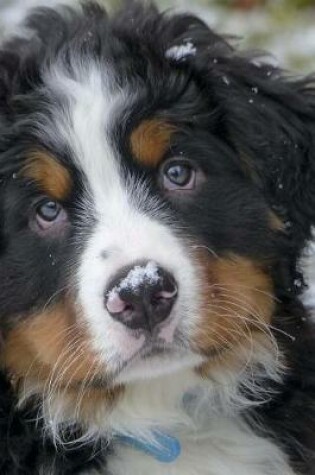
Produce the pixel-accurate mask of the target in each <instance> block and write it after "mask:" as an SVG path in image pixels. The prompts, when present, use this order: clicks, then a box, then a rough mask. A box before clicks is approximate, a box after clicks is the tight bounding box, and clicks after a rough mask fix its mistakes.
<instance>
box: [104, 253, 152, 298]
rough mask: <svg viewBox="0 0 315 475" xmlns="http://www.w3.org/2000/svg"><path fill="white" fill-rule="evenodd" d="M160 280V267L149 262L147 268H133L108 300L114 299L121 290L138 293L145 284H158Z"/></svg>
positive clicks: (112, 291)
mask: <svg viewBox="0 0 315 475" xmlns="http://www.w3.org/2000/svg"><path fill="white" fill-rule="evenodd" d="M159 279H160V275H159V270H158V266H157V264H156V263H155V262H153V261H149V262H148V263H147V264H146V265H145V266H135V267H133V268H132V269H131V270H130V271H129V272H128V274H127V275H126V277H125V278H124V279H122V280H121V282H119V284H118V285H116V286H115V287H114V288H113V289H112V290H111V291H110V292H109V293H108V294H107V298H108V300H111V299H114V298H115V297H116V296H117V295H118V294H119V292H120V291H121V290H129V291H133V292H137V290H138V289H139V287H140V286H141V285H143V284H156V283H157V282H158V281H159Z"/></svg>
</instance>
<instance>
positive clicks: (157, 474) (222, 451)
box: [106, 419, 293, 475]
mask: <svg viewBox="0 0 315 475" xmlns="http://www.w3.org/2000/svg"><path fill="white" fill-rule="evenodd" d="M179 439H180V441H181V446H182V453H181V455H180V456H179V458H178V459H177V460H176V461H174V462H172V463H161V462H158V461H157V460H155V459H154V458H153V457H152V456H150V455H146V454H145V453H143V452H140V451H138V450H136V449H133V448H130V447H126V446H123V445H116V446H115V455H114V456H112V457H111V458H110V460H109V465H108V468H107V470H109V472H110V474H111V475H293V472H292V470H291V469H290V468H289V466H288V464H287V461H286V458H285V456H284V455H283V453H282V452H281V451H280V450H279V449H278V448H277V447H276V446H275V445H274V444H273V443H272V442H270V441H268V440H266V439H263V438H260V437H258V436H256V435H255V434H253V433H252V432H251V431H250V430H249V429H248V428H246V427H242V426H241V424H239V422H238V421H232V420H223V419H222V420H220V419H217V420H213V421H212V423H211V427H210V428H209V430H208V431H207V432H201V433H197V432H194V431H191V432H190V433H187V434H181V435H180V436H179ZM106 473H107V472H106Z"/></svg>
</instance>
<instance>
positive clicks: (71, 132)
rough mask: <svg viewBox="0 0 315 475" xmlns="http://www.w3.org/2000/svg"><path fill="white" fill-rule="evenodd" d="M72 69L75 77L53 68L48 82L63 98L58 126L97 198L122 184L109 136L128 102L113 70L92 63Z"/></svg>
mask: <svg viewBox="0 0 315 475" xmlns="http://www.w3.org/2000/svg"><path fill="white" fill-rule="evenodd" d="M72 69H73V71H71V75H70V74H69V73H67V71H65V69H64V68H63V67H62V66H60V67H59V68H58V67H57V68H53V69H51V70H50V72H49V74H48V75H47V79H46V83H47V82H48V84H49V86H50V88H51V89H52V90H53V91H54V92H55V93H56V94H57V96H59V97H61V98H62V103H63V110H61V112H60V109H59V107H57V108H56V109H55V110H54V114H55V118H54V119H55V123H56V126H57V127H58V131H59V134H61V136H62V138H63V140H64V141H65V143H66V144H67V145H69V147H70V150H71V153H72V154H73V158H74V160H75V162H76V165H77V166H78V168H79V169H80V170H82V171H83V172H84V174H85V175H86V177H87V183H88V184H89V186H90V191H92V192H93V194H94V198H95V195H96V194H97V195H98V194H103V193H104V190H107V191H109V189H111V188H113V187H114V186H115V187H117V184H118V183H119V181H118V179H119V174H118V160H117V156H115V153H114V150H113V147H112V145H111V140H110V137H109V133H110V129H111V127H112V125H113V124H114V122H115V118H116V116H117V112H118V111H119V110H120V109H121V108H122V106H123V105H124V104H125V103H126V100H127V99H126V95H125V93H124V92H122V91H120V90H118V89H117V88H115V83H114V80H113V77H112V73H111V70H110V69H109V67H108V68H106V66H102V67H100V66H98V65H97V64H93V63H91V64H88V65H85V66H83V65H80V64H79V65H72ZM116 120H117V119H116Z"/></svg>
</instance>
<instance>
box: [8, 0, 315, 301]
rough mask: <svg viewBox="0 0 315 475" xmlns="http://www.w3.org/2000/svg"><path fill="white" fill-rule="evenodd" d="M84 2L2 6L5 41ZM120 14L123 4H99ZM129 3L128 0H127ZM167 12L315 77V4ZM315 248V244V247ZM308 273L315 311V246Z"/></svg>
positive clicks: (170, 2) (189, 1)
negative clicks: (39, 11) (37, 17)
mask: <svg viewBox="0 0 315 475" xmlns="http://www.w3.org/2000/svg"><path fill="white" fill-rule="evenodd" d="M77 1H78V0H0V39H1V36H4V35H5V34H6V33H8V34H10V33H12V32H13V30H15V28H16V25H17V24H18V23H19V22H20V20H21V19H22V18H23V16H24V15H25V12H26V11H27V9H28V8H29V7H31V6H46V5H53V4H55V3H63V2H64V3H75V2H77ZM99 1H102V2H103V3H105V5H108V6H110V7H111V8H115V7H117V6H118V4H119V3H120V0H99ZM127 1H128V0H127ZM155 3H156V4H157V5H158V6H159V7H160V8H161V9H166V8H172V9H175V10H180V11H190V12H194V13H197V14H198V15H199V16H200V17H201V18H202V19H204V20H205V21H206V22H208V23H209V25H210V26H212V27H213V28H215V29H216V30H217V31H218V32H219V33H223V34H228V35H233V36H235V37H236V39H235V41H234V42H235V44H236V45H238V47H239V48H241V49H248V48H249V49H258V50H262V51H267V52H269V53H270V54H271V55H272V56H270V61H272V62H274V63H276V64H280V65H281V66H282V67H284V68H287V69H290V70H292V71H293V72H295V73H296V74H301V73H309V72H312V71H314V72H315V0H155ZM314 242H315V241H314ZM309 251H311V252H310V253H309V256H308V258H307V259H306V264H305V267H306V269H307V270H308V272H307V273H308V276H309V279H310V281H311V282H313V285H312V286H311V289H310V291H309V292H308V293H307V295H306V301H307V302H308V304H309V305H311V306H312V307H313V308H315V244H313V245H312V246H311V247H310V249H309Z"/></svg>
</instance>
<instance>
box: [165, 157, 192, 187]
mask: <svg viewBox="0 0 315 475" xmlns="http://www.w3.org/2000/svg"><path fill="white" fill-rule="evenodd" d="M195 185H196V170H195V169H194V168H193V167H192V166H191V165H190V164H189V163H187V162H183V161H182V162H179V161H177V162H175V161H171V162H168V163H167V164H166V165H165V167H164V169H163V187H164V188H165V189H166V190H169V191H175V190H193V189H194V188H195Z"/></svg>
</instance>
